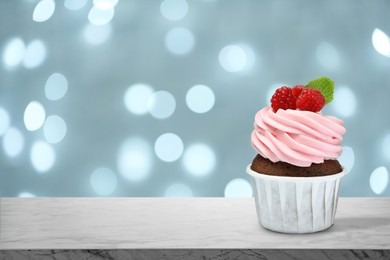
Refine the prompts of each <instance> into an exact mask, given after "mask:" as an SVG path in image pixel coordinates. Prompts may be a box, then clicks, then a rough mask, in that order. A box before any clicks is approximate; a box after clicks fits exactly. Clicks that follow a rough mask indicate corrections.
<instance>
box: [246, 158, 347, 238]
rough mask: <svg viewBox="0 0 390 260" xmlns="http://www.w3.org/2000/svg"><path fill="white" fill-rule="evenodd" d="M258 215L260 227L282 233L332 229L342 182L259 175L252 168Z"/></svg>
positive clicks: (331, 178) (330, 177) (332, 178)
mask: <svg viewBox="0 0 390 260" xmlns="http://www.w3.org/2000/svg"><path fill="white" fill-rule="evenodd" d="M247 172H248V174H250V175H251V176H252V177H253V180H254V189H253V190H254V197H255V203H256V211H257V217H258V220H259V223H260V225H261V226H263V227H265V228H267V229H270V230H274V231H278V232H283V233H312V232H317V231H321V230H324V229H327V228H329V227H330V226H332V225H333V221H334V218H335V214H336V209H337V200H338V193H339V188H340V181H341V178H342V177H343V176H344V173H345V169H344V168H343V171H342V172H340V173H338V174H333V175H328V176H319V177H284V176H271V175H266V174H260V173H257V172H255V171H253V170H252V169H251V168H250V165H249V166H248V167H247Z"/></svg>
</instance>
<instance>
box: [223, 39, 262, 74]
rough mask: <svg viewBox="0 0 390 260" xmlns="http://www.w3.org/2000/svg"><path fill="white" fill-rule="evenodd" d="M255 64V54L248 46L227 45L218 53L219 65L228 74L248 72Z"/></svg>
mask: <svg viewBox="0 0 390 260" xmlns="http://www.w3.org/2000/svg"><path fill="white" fill-rule="evenodd" d="M254 63H255V54H254V52H253V50H252V48H250V47H249V46H248V45H244V44H239V45H228V46H226V47H224V48H223V49H222V50H221V51H220V52H219V64H220V65H221V66H222V68H223V69H224V70H226V71H228V72H239V71H243V70H248V69H250V68H252V67H253V65H254Z"/></svg>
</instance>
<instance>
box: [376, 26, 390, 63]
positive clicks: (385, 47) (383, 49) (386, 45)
mask: <svg viewBox="0 0 390 260" xmlns="http://www.w3.org/2000/svg"><path fill="white" fill-rule="evenodd" d="M372 45H373V46H374V48H375V50H376V51H377V52H378V53H380V54H382V55H383V56H386V57H390V39H389V37H388V36H387V35H386V34H385V33H384V32H383V31H381V30H380V29H378V28H375V30H374V32H373V33H372Z"/></svg>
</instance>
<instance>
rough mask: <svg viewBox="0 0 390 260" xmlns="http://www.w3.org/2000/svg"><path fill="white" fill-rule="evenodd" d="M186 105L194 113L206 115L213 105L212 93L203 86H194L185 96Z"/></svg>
mask: <svg viewBox="0 0 390 260" xmlns="http://www.w3.org/2000/svg"><path fill="white" fill-rule="evenodd" d="M186 103H187V106H188V108H189V109H191V110H192V111H193V112H195V113H206V112H208V111H210V109H212V108H213V106H214V103H215V95H214V92H213V91H212V90H211V88H209V87H208V86H205V85H195V86H193V87H192V88H190V89H189V90H188V92H187V95H186Z"/></svg>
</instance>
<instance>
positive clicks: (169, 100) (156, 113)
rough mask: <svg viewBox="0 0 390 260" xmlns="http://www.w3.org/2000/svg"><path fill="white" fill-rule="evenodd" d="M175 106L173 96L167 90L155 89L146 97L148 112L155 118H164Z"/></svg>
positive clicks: (168, 115) (169, 114)
mask: <svg viewBox="0 0 390 260" xmlns="http://www.w3.org/2000/svg"><path fill="white" fill-rule="evenodd" d="M175 108H176V101H175V98H174V96H173V95H172V94H171V93H169V92H168V91H165V90H160V91H156V92H154V93H153V94H152V95H151V96H150V97H149V99H148V109H149V113H150V114H151V115H152V116H153V117H155V118H158V119H166V118H168V117H170V116H171V115H172V114H173V112H174V111H175Z"/></svg>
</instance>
